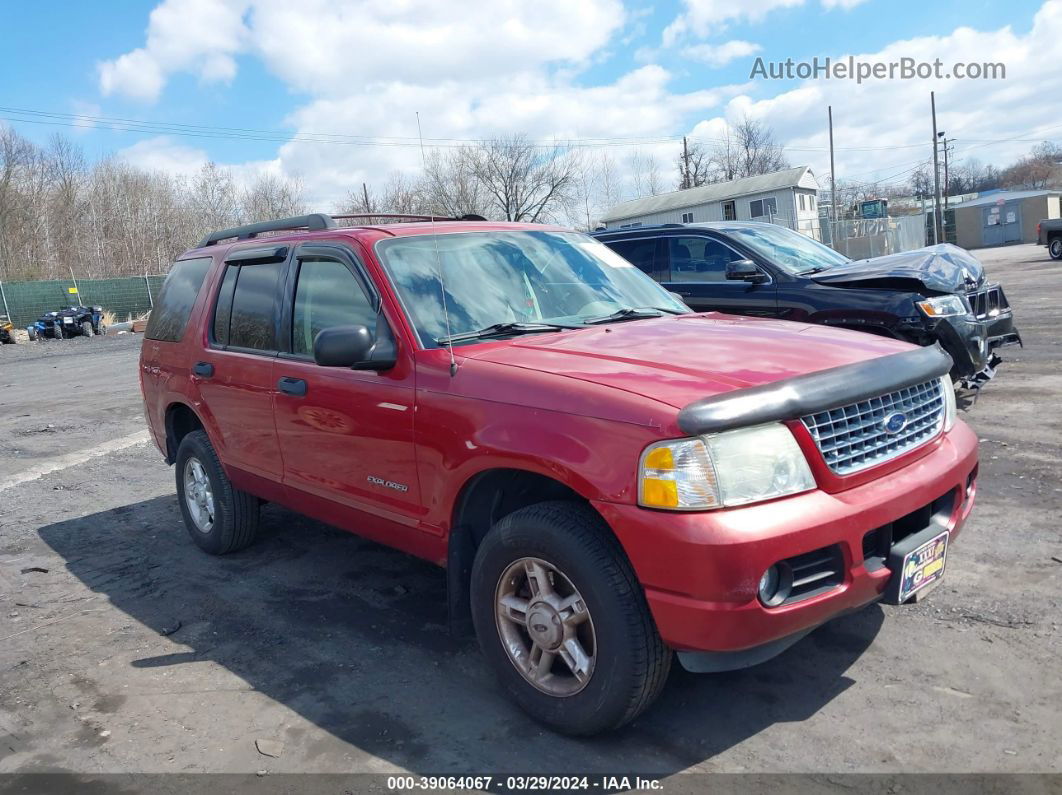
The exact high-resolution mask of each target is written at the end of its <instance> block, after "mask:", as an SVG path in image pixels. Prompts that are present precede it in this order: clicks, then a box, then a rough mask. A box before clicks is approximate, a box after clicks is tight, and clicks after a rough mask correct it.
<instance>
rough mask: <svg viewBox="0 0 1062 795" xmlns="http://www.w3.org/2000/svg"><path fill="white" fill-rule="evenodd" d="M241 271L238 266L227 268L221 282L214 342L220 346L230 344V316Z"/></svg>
mask: <svg viewBox="0 0 1062 795" xmlns="http://www.w3.org/2000/svg"><path fill="white" fill-rule="evenodd" d="M239 272H240V269H239V267H238V266H236V265H229V266H227V267H226V268H225V276H224V277H223V278H222V280H221V289H220V290H219V291H218V301H217V304H216V305H215V307H214V342H216V343H218V345H228V344H229V315H230V314H231V313H232V289H233V288H234V287H235V286H236V276H237V275H238V274H239Z"/></svg>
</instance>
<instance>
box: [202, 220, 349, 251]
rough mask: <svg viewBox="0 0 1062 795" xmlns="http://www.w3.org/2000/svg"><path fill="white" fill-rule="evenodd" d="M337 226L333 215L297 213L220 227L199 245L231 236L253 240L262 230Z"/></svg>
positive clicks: (273, 230) (211, 243)
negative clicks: (268, 219)
mask: <svg viewBox="0 0 1062 795" xmlns="http://www.w3.org/2000/svg"><path fill="white" fill-rule="evenodd" d="M335 228H336V222H335V221H334V220H332V216H330V215H325V214H324V213H310V214H309V215H296V216H295V217H293V218H279V219H277V220H276V221H259V222H258V223H256V224H245V225H243V226H234V227H232V228H231V229H219V230H218V231H217V232H211V233H210V234H209V235H207V236H206V237H204V238H203V240H202V242H201V243H200V244H199V246H200V248H202V247H203V246H212V245H214V244H215V243H217V242H218V241H219V240H228V239H229V238H230V237H235V238H236V239H238V240H253V239H254V238H256V237H258V235H260V234H262V232H283V231H287V230H291V229H305V230H306V231H308V232H317V231H320V230H321V229H335Z"/></svg>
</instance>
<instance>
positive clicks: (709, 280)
mask: <svg viewBox="0 0 1062 795" xmlns="http://www.w3.org/2000/svg"><path fill="white" fill-rule="evenodd" d="M663 240H664V253H665V257H666V258H667V267H668V268H669V269H670V278H669V280H668V282H667V286H668V289H669V290H672V291H673V292H676V293H678V294H679V295H681V296H682V300H684V301H685V302H686V303H687V304H688V305H689V307H690V308H691V309H693V310H694V311H697V312H707V311H712V310H714V311H719V312H730V313H731V314H736V315H754V316H761V317H763V316H765V317H773V316H775V315H777V313H778V306H777V300H776V298H775V289H774V283H773V282H772V281H767V282H764V283H762V284H753V283H751V282H745V281H738V280H734V279H727V278H726V266H727V264H728V263H730V262H733V261H735V260H740V259H746V257H745V255H744V254H742V253H740V252H739V251H737V250H736V249H734V248H733V247H731V246H728V245H727V244H726V243H724V242H723V241H721V240H719V239H718V238H716V237H714V236H710V235H669V236H666V237H664V239H663Z"/></svg>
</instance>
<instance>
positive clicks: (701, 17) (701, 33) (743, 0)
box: [664, 0, 804, 46]
mask: <svg viewBox="0 0 1062 795" xmlns="http://www.w3.org/2000/svg"><path fill="white" fill-rule="evenodd" d="M683 4H684V5H685V6H686V10H685V11H683V12H682V13H681V14H679V16H677V17H676V18H675V19H674V21H673V22H672V23H671V24H670V25H668V26H667V27H666V28H665V29H664V45H665V46H670V45H672V44H675V43H676V42H677V41H679V40H680V39H681V38H683V37H684V36H695V37H697V38H701V39H703V38H706V37H707V36H709V35H710V34H712V33H718V32H720V31H722V30H724V29H725V28H726V26H727V24H729V23H731V22H736V21H749V22H761V21H763V20H764V19H765V18H766V17H767V15H768V14H770V13H771V12H772V11H774V10H775V9H779V8H790V7H793V6H799V5H803V4H804V0H683Z"/></svg>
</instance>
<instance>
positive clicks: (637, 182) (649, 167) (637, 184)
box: [629, 149, 664, 197]
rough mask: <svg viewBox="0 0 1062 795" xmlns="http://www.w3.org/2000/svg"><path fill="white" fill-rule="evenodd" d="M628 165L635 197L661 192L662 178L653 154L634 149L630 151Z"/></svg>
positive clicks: (662, 188) (654, 194)
mask: <svg viewBox="0 0 1062 795" xmlns="http://www.w3.org/2000/svg"><path fill="white" fill-rule="evenodd" d="M629 166H630V172H631V180H632V182H633V185H634V195H635V196H636V197H640V196H656V195H657V194H659V193H663V191H664V178H663V175H662V173H661V171H660V162H659V161H658V160H657V159H656V156H655V155H653V154H652V153H651V152H643V151H641V150H640V149H635V150H634V151H633V152H631V156H630V163H629Z"/></svg>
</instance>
